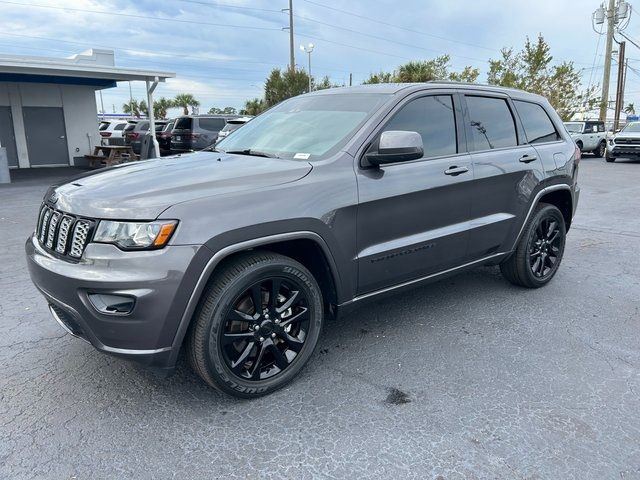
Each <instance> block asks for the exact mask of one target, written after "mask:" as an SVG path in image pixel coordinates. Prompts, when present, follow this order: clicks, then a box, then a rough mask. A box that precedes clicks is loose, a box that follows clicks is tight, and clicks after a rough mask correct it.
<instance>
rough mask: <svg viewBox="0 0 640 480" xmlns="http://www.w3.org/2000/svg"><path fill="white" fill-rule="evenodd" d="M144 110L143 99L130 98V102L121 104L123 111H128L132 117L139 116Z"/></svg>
mask: <svg viewBox="0 0 640 480" xmlns="http://www.w3.org/2000/svg"><path fill="white" fill-rule="evenodd" d="M146 110H147V104H146V103H145V101H144V100H141V101H138V100H133V99H132V100H131V101H130V102H127V103H125V104H123V105H122V111H123V112H124V113H128V114H129V115H131V116H132V117H140V116H141V113H146Z"/></svg>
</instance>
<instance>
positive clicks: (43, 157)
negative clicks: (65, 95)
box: [22, 107, 69, 167]
mask: <svg viewBox="0 0 640 480" xmlns="http://www.w3.org/2000/svg"><path fill="white" fill-rule="evenodd" d="M22 115H23V116H24V130H25V133H26V136H27V150H28V151H29V163H30V164H31V166H32V167H40V166H43V165H69V150H68V149H67V137H66V135H67V133H66V129H65V126H64V115H63V113H62V108H59V107H23V108H22Z"/></svg>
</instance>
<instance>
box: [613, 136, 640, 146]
mask: <svg viewBox="0 0 640 480" xmlns="http://www.w3.org/2000/svg"><path fill="white" fill-rule="evenodd" d="M615 144H616V145H640V138H616V139H615Z"/></svg>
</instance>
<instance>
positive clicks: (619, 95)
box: [613, 42, 626, 132]
mask: <svg viewBox="0 0 640 480" xmlns="http://www.w3.org/2000/svg"><path fill="white" fill-rule="evenodd" d="M625 45H626V42H620V48H619V49H618V85H617V88H616V112H615V116H614V120H613V131H614V132H615V131H616V130H618V126H619V125H620V112H621V111H622V109H623V108H624V104H623V102H624V80H625V79H624V73H625V72H624V70H625V68H624V67H625V56H624V50H625Z"/></svg>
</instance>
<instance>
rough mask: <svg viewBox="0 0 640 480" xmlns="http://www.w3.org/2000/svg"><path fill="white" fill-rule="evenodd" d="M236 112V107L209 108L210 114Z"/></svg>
mask: <svg viewBox="0 0 640 480" xmlns="http://www.w3.org/2000/svg"><path fill="white" fill-rule="evenodd" d="M236 113H237V110H236V109H235V108H234V107H224V108H217V107H211V108H210V109H209V115H235V114H236Z"/></svg>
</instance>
